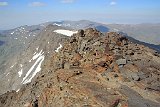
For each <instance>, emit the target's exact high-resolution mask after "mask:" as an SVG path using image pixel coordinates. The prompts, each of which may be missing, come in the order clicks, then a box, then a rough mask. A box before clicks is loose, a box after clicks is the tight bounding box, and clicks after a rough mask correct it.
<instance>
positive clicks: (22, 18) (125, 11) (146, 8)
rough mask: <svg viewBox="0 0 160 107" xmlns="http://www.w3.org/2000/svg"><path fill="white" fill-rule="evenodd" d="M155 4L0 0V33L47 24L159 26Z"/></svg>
mask: <svg viewBox="0 0 160 107" xmlns="http://www.w3.org/2000/svg"><path fill="white" fill-rule="evenodd" d="M158 10H160V1H158V0H92V1H91V0H88V1H86V0H16V1H13V0H0V20H1V21H0V25H1V26H0V30H6V29H12V28H16V27H18V26H23V25H36V24H40V23H45V22H47V21H49V22H53V21H61V20H71V21H72V20H73V21H78V20H90V21H94V22H100V23H104V24H141V23H160V12H159V11H158Z"/></svg>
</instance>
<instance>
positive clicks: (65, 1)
mask: <svg viewBox="0 0 160 107" xmlns="http://www.w3.org/2000/svg"><path fill="white" fill-rule="evenodd" d="M74 1H75V0H61V3H73V2H74Z"/></svg>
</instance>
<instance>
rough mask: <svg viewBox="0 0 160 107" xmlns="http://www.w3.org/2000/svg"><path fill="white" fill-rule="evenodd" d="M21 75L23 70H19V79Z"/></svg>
mask: <svg viewBox="0 0 160 107" xmlns="http://www.w3.org/2000/svg"><path fill="white" fill-rule="evenodd" d="M22 74H23V69H21V70H20V71H19V72H18V75H19V77H21V76H22Z"/></svg>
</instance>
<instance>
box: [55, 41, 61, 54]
mask: <svg viewBox="0 0 160 107" xmlns="http://www.w3.org/2000/svg"><path fill="white" fill-rule="evenodd" d="M61 48H62V44H60V43H59V47H58V48H57V49H56V50H55V51H56V52H59V50H60V49H61Z"/></svg>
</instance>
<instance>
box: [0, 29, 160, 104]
mask: <svg viewBox="0 0 160 107" xmlns="http://www.w3.org/2000/svg"><path fill="white" fill-rule="evenodd" d="M48 57H49V58H47V60H44V62H43V64H42V65H43V66H42V69H41V71H40V72H39V73H38V74H37V75H36V78H34V79H32V82H31V83H28V84H24V85H23V86H22V88H21V89H20V90H19V91H17V92H16V91H10V92H7V93H5V94H3V95H1V96H0V107H159V106H160V66H159V65H160V54H158V53H157V52H155V51H153V50H152V49H149V48H147V47H145V46H143V45H139V44H135V43H132V42H130V41H129V40H128V39H127V38H126V37H124V36H123V35H121V34H119V33H116V32H108V33H106V34H103V33H101V32H99V31H97V30H96V29H92V28H88V29H86V30H79V31H78V33H76V34H73V35H72V36H71V37H69V38H66V39H65V40H64V43H63V46H61V48H59V51H57V52H56V53H53V54H50V56H48Z"/></svg>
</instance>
